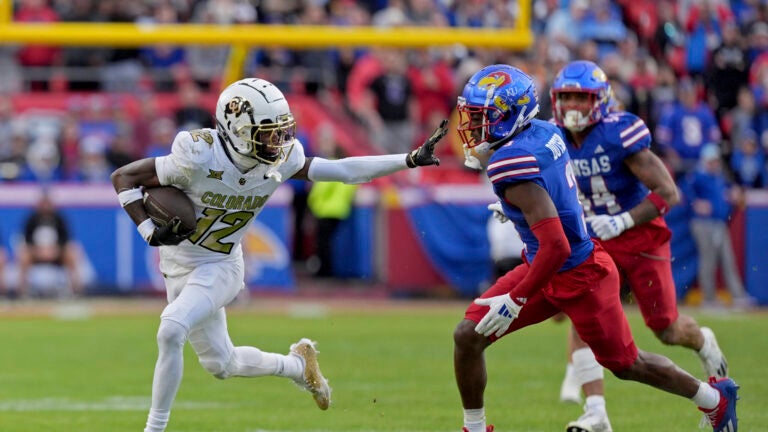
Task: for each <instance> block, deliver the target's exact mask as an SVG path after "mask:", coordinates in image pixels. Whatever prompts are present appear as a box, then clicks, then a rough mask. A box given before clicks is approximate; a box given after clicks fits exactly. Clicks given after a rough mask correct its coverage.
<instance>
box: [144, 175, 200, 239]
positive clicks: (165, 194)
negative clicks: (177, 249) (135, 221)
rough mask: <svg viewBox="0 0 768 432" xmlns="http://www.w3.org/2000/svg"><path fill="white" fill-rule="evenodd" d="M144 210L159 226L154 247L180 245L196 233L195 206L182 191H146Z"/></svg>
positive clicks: (159, 189)
mask: <svg viewBox="0 0 768 432" xmlns="http://www.w3.org/2000/svg"><path fill="white" fill-rule="evenodd" d="M144 208H145V209H146V212H147V216H149V218H150V219H151V220H152V222H153V223H154V224H155V225H156V226H157V229H155V231H154V233H153V234H152V236H151V237H150V239H149V244H150V245H152V246H158V245H174V244H179V243H181V242H182V241H184V240H185V239H186V238H188V237H189V236H191V235H192V234H193V233H194V232H195V227H196V226H197V217H196V215H195V206H194V204H193V203H192V200H190V199H189V197H188V196H187V194H185V193H184V192H183V191H182V190H181V189H178V188H175V187H173V186H161V187H154V188H147V189H145V190H144Z"/></svg>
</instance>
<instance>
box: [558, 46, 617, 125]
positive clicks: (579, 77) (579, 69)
mask: <svg viewBox="0 0 768 432" xmlns="http://www.w3.org/2000/svg"><path fill="white" fill-rule="evenodd" d="M567 93H568V94H570V93H582V94H588V95H589V97H588V98H587V101H586V105H585V104H582V105H578V103H576V102H572V101H566V100H565V97H564V96H565V94H567ZM550 96H551V98H552V115H553V117H554V120H555V123H557V125H558V126H562V127H564V128H566V129H568V130H570V131H574V132H579V131H582V130H584V129H586V128H587V127H589V126H591V125H593V124H595V123H597V122H599V121H600V120H601V119H602V118H603V116H605V115H606V114H607V113H608V112H610V111H611V84H610V83H609V82H608V76H607V75H606V74H605V72H603V70H602V69H600V67H599V66H598V65H596V64H594V63H593V62H591V61H586V60H577V61H573V62H570V63H568V64H567V65H566V66H565V67H564V68H563V69H562V70H560V72H559V73H558V74H557V77H555V81H554V82H553V83H552V89H551V90H550Z"/></svg>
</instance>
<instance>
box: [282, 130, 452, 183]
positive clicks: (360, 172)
mask: <svg viewBox="0 0 768 432" xmlns="http://www.w3.org/2000/svg"><path fill="white" fill-rule="evenodd" d="M447 126H448V120H443V121H442V122H441V123H440V126H438V127H437V129H435V131H434V132H433V133H432V136H430V137H429V138H427V140H426V141H424V144H422V145H421V146H419V147H418V148H416V149H415V150H413V151H412V152H410V153H403V154H393V155H382V156H357V157H348V158H343V159H338V160H328V159H323V158H318V157H316V158H307V161H306V162H305V163H304V167H303V168H302V169H301V170H299V172H297V173H296V174H294V175H293V178H295V179H301V180H312V181H338V182H343V183H349V184H358V183H365V182H369V181H371V180H373V179H375V178H379V177H383V176H385V175H389V174H392V173H394V172H397V171H400V170H404V169H406V168H416V167H419V166H427V165H440V159H438V158H437V157H436V156H435V144H437V142H438V141H440V140H441V139H442V138H443V137H444V136H445V134H446V133H448V128H447Z"/></svg>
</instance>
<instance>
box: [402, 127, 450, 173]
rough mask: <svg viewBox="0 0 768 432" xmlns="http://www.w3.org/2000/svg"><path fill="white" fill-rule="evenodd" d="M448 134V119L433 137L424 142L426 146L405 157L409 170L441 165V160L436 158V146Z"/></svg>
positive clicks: (423, 145) (436, 130)
mask: <svg viewBox="0 0 768 432" xmlns="http://www.w3.org/2000/svg"><path fill="white" fill-rule="evenodd" d="M447 133H448V119H444V120H443V121H442V122H440V126H438V127H437V128H436V129H435V131H434V132H432V136H430V137H429V138H427V140H426V141H424V144H422V145H420V146H419V147H418V148H417V149H416V150H414V151H412V152H410V153H408V154H407V155H406V156H405V163H406V164H407V165H408V168H416V167H417V166H427V165H440V159H439V158H438V157H437V156H435V144H437V142H438V141H440V140H441V139H443V137H444V136H445V134H447Z"/></svg>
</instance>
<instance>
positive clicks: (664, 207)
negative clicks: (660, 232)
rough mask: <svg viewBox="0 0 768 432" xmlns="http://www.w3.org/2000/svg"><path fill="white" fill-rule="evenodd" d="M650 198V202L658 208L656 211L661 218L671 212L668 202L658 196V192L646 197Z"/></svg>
mask: <svg viewBox="0 0 768 432" xmlns="http://www.w3.org/2000/svg"><path fill="white" fill-rule="evenodd" d="M646 198H648V201H650V202H651V203H653V205H654V206H656V210H658V211H659V215H660V216H664V215H665V214H667V212H668V211H669V204H667V200H665V199H664V198H663V197H662V196H661V195H659V194H657V193H656V192H651V193H649V194H648V196H647V197H646Z"/></svg>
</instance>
